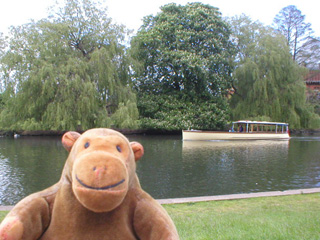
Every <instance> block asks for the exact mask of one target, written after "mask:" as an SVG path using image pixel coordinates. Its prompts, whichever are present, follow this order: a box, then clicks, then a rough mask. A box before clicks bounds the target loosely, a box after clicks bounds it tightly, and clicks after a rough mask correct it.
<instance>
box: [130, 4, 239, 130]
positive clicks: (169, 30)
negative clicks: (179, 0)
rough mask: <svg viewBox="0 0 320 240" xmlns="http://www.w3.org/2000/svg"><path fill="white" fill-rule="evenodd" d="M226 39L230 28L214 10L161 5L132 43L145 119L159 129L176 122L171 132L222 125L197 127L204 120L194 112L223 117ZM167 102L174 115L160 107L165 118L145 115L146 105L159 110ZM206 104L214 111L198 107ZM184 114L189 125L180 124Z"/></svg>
mask: <svg viewBox="0 0 320 240" xmlns="http://www.w3.org/2000/svg"><path fill="white" fill-rule="evenodd" d="M229 36H230V30H229V27H228V25H227V24H226V23H225V22H224V21H223V20H222V19H221V14H220V13H219V12H218V9H217V8H214V7H212V6H209V5H204V4H201V3H189V4H187V5H185V6H181V5H176V4H168V5H165V6H163V7H161V12H160V13H159V14H157V15H156V16H147V17H145V18H144V23H143V25H142V27H141V28H140V30H139V31H138V33H137V36H136V37H134V38H133V40H132V42H131V56H132V58H133V59H134V60H135V64H134V65H133V70H134V79H135V84H136V88H137V89H138V92H139V98H138V104H139V110H140V114H141V116H142V117H143V118H144V120H147V121H148V122H150V121H149V120H150V119H151V120H152V121H151V122H154V123H156V122H162V123H163V125H162V126H169V125H171V123H172V122H171V120H172V121H175V122H177V123H179V124H175V126H172V128H174V129H181V128H194V127H195V126H197V128H203V129H205V128H219V127H221V124H220V123H219V124H217V123H218V122H219V120H217V119H211V118H210V120H209V119H208V122H207V123H204V124H203V125H201V126H199V125H197V123H199V122H204V121H202V120H200V118H201V117H200V114H194V112H196V111H195V109H199V108H201V109H203V111H205V112H206V113H204V115H206V114H207V113H208V114H209V112H211V111H212V110H213V109H214V111H213V112H211V114H212V116H214V115H215V114H216V113H217V112H219V111H220V110H221V111H222V112H223V114H222V115H223V117H222V119H223V120H224V121H225V119H227V112H228V109H227V104H225V103H226V99H225V96H226V95H227V93H228V89H230V88H231V82H232V77H231V72H232V70H233V68H232V64H231V62H232V61H231V58H232V54H233V53H234V47H233V46H232V44H231V42H230V41H229ZM155 95H159V96H157V97H155ZM169 96H170V98H169ZM160 98H161V100H160ZM154 99H157V101H155V100H154ZM167 99H170V105H172V104H173V105H174V106H175V107H176V111H171V110H170V109H171V108H175V107H174V106H171V107H169V106H167V107H168V108H165V107H166V106H162V107H161V111H162V113H163V114H160V113H159V111H157V112H153V114H151V112H150V111H147V112H148V114H147V113H146V111H145V109H149V107H148V106H160V105H159V102H163V103H164V102H167ZM180 102H184V103H185V105H184V104H180ZM189 103H193V105H194V106H195V109H194V110H190V109H189V108H188V107H187V106H189V105H190V104H189ZM166 104H167V103H166ZM168 104H169V103H168ZM209 104H212V106H214V107H212V108H210V107H209V108H207V110H206V108H205V107H203V108H202V107H199V106H202V105H203V106H208V105H209ZM182 105H183V106H182ZM155 108H156V109H158V107H155ZM164 109H166V110H164ZM188 114H190V116H189V118H190V121H184V120H183V116H186V115H188ZM165 116H166V117H165ZM178 116H179V117H178ZM170 119H171V120H170ZM173 119H175V120H173ZM209 121H213V122H209ZM146 127H152V126H151V125H148V126H146ZM154 127H155V128H158V127H159V126H154Z"/></svg>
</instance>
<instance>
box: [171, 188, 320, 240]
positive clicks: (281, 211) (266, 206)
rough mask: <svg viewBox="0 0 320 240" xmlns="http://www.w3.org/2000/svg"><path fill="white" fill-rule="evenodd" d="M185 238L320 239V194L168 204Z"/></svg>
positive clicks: (246, 239) (180, 232) (184, 239)
mask: <svg viewBox="0 0 320 240" xmlns="http://www.w3.org/2000/svg"><path fill="white" fill-rule="evenodd" d="M165 208H166V209H167V211H168V213H169V214H170V216H171V217H172V219H173V220H174V222H175V224H176V226H177V229H178V231H179V235H180V237H181V239H183V240H186V239H190V240H191V239H192V240H195V239H196V240H202V239H203V240H204V239H223V240H227V239H245V240H249V239H252V240H253V239H254V240H256V239H270V240H274V239H277V240H280V239H283V240H287V239H290V240H293V239H296V240H302V239H305V240H311V239H317V240H318V239H320V194H307V195H294V196H284V197H266V198H254V199H243V200H232V201H214V202H200V203H194V204H190V203H189V204H174V205H165Z"/></svg>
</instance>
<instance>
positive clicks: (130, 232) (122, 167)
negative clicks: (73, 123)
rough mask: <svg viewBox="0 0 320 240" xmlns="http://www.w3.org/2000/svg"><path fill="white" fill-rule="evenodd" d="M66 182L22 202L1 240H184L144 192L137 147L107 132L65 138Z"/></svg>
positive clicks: (7, 220)
mask: <svg viewBox="0 0 320 240" xmlns="http://www.w3.org/2000/svg"><path fill="white" fill-rule="evenodd" d="M62 144H63V146H64V148H65V149H66V150H67V151H69V156H68V159H67V161H66V163H65V166H64V169H63V172H62V175H61V179H60V181H59V182H58V183H56V184H55V185H53V186H52V187H50V188H48V189H45V190H43V191H41V192H37V193H34V194H32V195H30V196H28V197H26V198H24V199H22V200H21V201H20V202H19V203H18V204H17V205H16V206H15V207H14V208H13V209H12V210H11V211H10V212H9V214H8V215H7V216H6V218H5V219H4V220H3V222H2V223H1V225H0V240H20V239H23V240H35V239H41V240H52V239H54V240H81V239H85V240H90V239H92V240H103V239H106V240H109V239H115V240H130V239H150V240H157V239H179V236H178V233H177V230H176V228H175V225H174V223H173V222H172V220H171V218H170V217H169V215H168V214H167V212H166V211H165V210H164V209H163V208H162V206H161V205H160V204H158V202H157V201H155V200H154V199H153V198H152V197H151V196H150V195H149V194H147V193H146V192H144V191H143V190H142V189H141V186H140V183H139V180H138V177H137V175H136V161H138V160H139V159H140V158H141V157H142V156H143V153H144V149H143V146H142V145H141V144H140V143H138V142H129V141H128V139H127V138H126V137H125V136H123V135H122V134H121V133H119V132H117V131H114V130H111V129H104V128H97V129H91V130H88V131H86V132H85V133H83V134H82V135H80V134H79V133H77V132H67V133H65V134H64V135H63V137H62Z"/></svg>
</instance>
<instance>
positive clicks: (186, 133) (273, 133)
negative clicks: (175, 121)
mask: <svg viewBox="0 0 320 240" xmlns="http://www.w3.org/2000/svg"><path fill="white" fill-rule="evenodd" d="M289 138H290V134H289V124H288V123H282V122H266V121H249V120H240V121H236V122H233V123H232V128H231V129H230V130H229V132H217V131H201V130H182V140H184V141H188V140H198V141H199V140H266V139H289Z"/></svg>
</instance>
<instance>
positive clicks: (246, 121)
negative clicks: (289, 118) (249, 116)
mask: <svg viewBox="0 0 320 240" xmlns="http://www.w3.org/2000/svg"><path fill="white" fill-rule="evenodd" d="M232 124H260V125H284V126H289V124H288V123H282V122H266V121H250V120H240V121H236V122H233V123H232Z"/></svg>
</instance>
